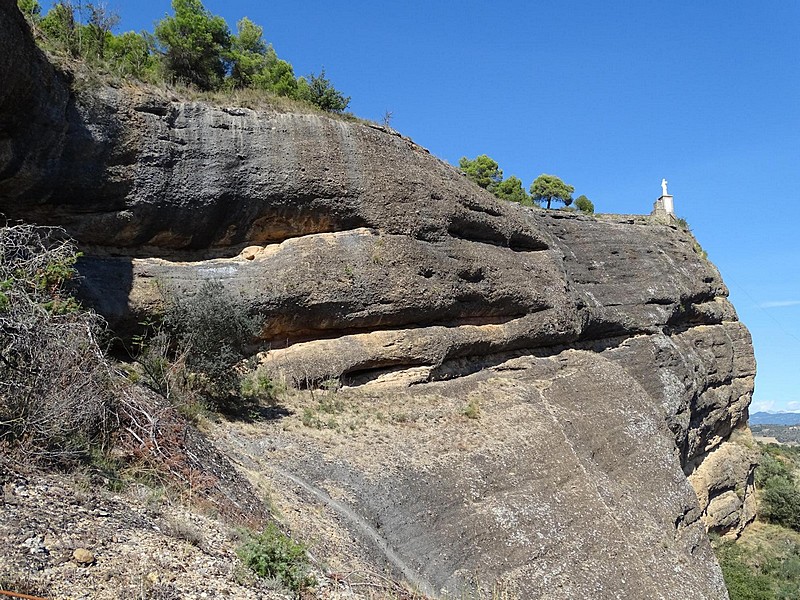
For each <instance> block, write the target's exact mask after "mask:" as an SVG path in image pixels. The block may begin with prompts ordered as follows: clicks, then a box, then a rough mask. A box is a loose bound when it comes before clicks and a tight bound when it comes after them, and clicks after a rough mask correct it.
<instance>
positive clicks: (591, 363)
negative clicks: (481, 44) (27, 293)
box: [0, 0, 755, 598]
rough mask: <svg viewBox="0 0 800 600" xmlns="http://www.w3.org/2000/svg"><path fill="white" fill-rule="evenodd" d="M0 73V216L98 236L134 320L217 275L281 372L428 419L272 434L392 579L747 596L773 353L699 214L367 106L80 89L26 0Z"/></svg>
mask: <svg viewBox="0 0 800 600" xmlns="http://www.w3.org/2000/svg"><path fill="white" fill-rule="evenodd" d="M0 78H1V79H2V81H3V82H4V85H3V86H0V123H2V125H3V128H2V129H0V212H3V213H4V214H5V215H6V216H7V217H8V218H10V219H24V220H28V221H33V222H38V223H42V224H52V225H60V226H62V227H64V228H66V229H67V231H68V232H69V233H70V234H71V235H73V236H74V237H75V238H76V239H77V240H78V241H79V242H80V244H81V246H82V248H83V250H84V252H85V257H84V259H83V260H82V261H81V263H80V270H81V274H82V276H83V278H84V280H83V289H82V294H83V297H84V298H85V300H86V301H87V302H88V303H90V304H91V305H93V306H94V307H96V308H97V310H99V311H100V312H101V313H103V314H104V315H105V316H106V317H107V319H108V321H109V323H110V324H111V325H112V327H114V328H115V329H116V331H117V332H118V333H119V334H120V335H121V336H123V337H124V336H125V335H127V334H129V333H130V332H132V331H134V329H135V326H136V324H137V323H138V322H140V321H141V320H142V319H143V318H144V317H147V316H148V315H150V314H152V313H154V312H158V311H159V310H160V308H161V306H162V303H163V294H164V291H165V290H168V292H169V294H172V295H183V294H193V293H195V292H196V290H197V289H198V287H199V286H200V285H201V284H202V283H203V282H205V281H208V280H214V281H218V282H221V283H222V285H223V286H224V287H225V288H226V289H227V290H228V291H229V292H230V293H231V294H232V295H234V297H236V298H239V299H240V300H241V303H242V304H243V306H245V307H246V308H247V310H248V311H249V312H250V313H251V314H252V315H253V316H255V317H257V318H259V319H260V322H261V324H262V327H261V333H260V338H261V339H260V342H261V343H260V345H259V346H258V347H257V348H255V349H254V351H255V352H257V353H258V358H259V360H260V361H261V363H262V364H263V365H264V366H265V368H267V369H268V370H270V371H271V373H272V374H273V376H275V377H279V378H285V379H286V380H287V381H288V382H290V383H292V384H294V385H296V386H298V387H312V388H313V387H314V386H317V385H319V383H320V382H324V381H330V380H337V381H339V382H341V383H342V384H343V385H344V386H345V389H344V390H343V391H342V392H340V393H341V394H342V395H343V396H342V397H343V398H346V399H348V401H349V402H351V403H352V405H353V406H355V405H358V406H363V407H365V410H366V409H367V408H368V405H369V402H370V398H375V397H377V396H380V397H381V398H384V399H385V398H391V399H392V402H393V403H394V405H396V406H403V407H405V408H406V409H407V411H408V413H409V414H414V415H416V417H415V420H414V422H413V426H409V425H408V423H403V422H398V423H396V424H394V425H393V426H391V427H389V428H388V429H387V431H386V432H384V437H383V438H382V439H381V440H374V439H370V438H369V436H366V437H365V436H364V435H354V436H349V437H348V436H342V437H341V438H340V439H339V440H338V441H337V443H336V444H330V443H328V442H326V441H325V440H322V439H320V438H319V437H318V436H315V435H312V434H311V433H312V432H311V430H310V429H309V430H308V431H307V430H305V429H302V428H301V429H294V430H292V431H288V432H287V431H280V430H278V429H268V428H267V429H265V430H264V432H263V435H264V436H265V437H267V438H269V439H271V440H272V441H271V442H270V443H272V444H273V445H274V447H275V448H277V450H276V451H275V452H274V456H273V457H272V458H271V460H273V461H274V465H275V466H276V467H280V469H282V470H283V471H285V472H288V473H291V474H294V476H296V477H298V478H300V479H302V480H303V481H306V482H309V485H315V486H317V487H318V488H319V489H323V490H324V489H332V487H337V486H338V487H337V489H341V490H346V492H347V493H346V494H344V495H343V498H344V499H343V500H341V502H343V503H345V504H347V506H348V507H349V510H351V511H352V512H353V514H357V515H360V518H361V519H363V520H364V521H365V522H370V523H373V524H375V525H376V526H377V530H379V531H380V535H381V536H382V539H384V541H385V543H386V544H387V545H388V546H389V547H391V548H392V552H393V553H394V554H393V556H394V559H392V560H390V561H389V568H390V569H398V570H399V571H400V572H401V574H404V575H405V576H406V577H408V578H411V579H413V580H414V581H416V583H417V584H418V585H420V586H421V587H423V588H425V589H426V590H428V591H429V592H431V593H436V594H438V593H440V592H441V590H448V591H449V592H451V593H461V592H462V591H463V590H465V589H468V588H470V587H474V586H477V585H480V586H481V588H482V589H491V586H492V585H493V584H495V583H496V582H500V583H501V584H502V586H503V589H505V590H511V591H513V592H514V593H515V594H517V595H518V597H520V598H540V597H546V598H581V597H586V598H589V597H591V598H725V597H727V596H726V592H725V591H724V585H723V582H722V578H721V573H720V570H719V567H718V566H717V564H716V561H715V559H714V557H713V554H712V553H711V550H710V547H709V544H708V540H707V538H706V535H705V530H714V531H717V532H719V533H722V534H729V535H734V534H735V533H736V532H738V531H740V530H741V528H742V527H743V526H744V525H745V524H746V523H747V522H748V521H749V520H750V519H752V517H753V502H752V489H753V488H752V469H753V453H752V451H751V450H750V449H749V437H748V436H749V431H748V429H747V425H746V421H747V407H748V404H749V402H750V397H751V393H752V389H753V378H754V374H755V363H754V359H753V350H752V345H751V342H750V337H749V334H748V332H747V330H746V329H745V327H744V326H743V325H742V324H741V323H740V322H739V321H738V319H737V317H736V313H735V311H734V309H733V307H732V306H731V305H730V303H729V302H728V300H727V289H726V288H725V286H724V284H723V282H722V280H721V278H720V275H719V273H718V271H717V270H716V269H715V268H714V266H713V265H712V264H710V263H709V262H708V261H707V260H706V259H705V258H704V257H703V256H702V255H701V254H700V253H699V252H698V250H697V246H696V242H695V241H694V239H693V238H692V236H691V235H690V234H689V233H688V232H686V231H684V230H682V229H680V228H678V227H676V226H669V225H665V224H660V223H653V222H650V221H648V220H647V219H646V218H644V217H632V216H607V217H603V216H600V217H597V218H594V217H586V216H580V215H577V214H574V213H570V212H564V211H547V212H545V211H541V210H538V209H532V208H526V207H522V206H518V205H513V204H509V203H503V202H500V201H498V200H496V199H494V198H493V197H492V196H490V195H488V194H487V193H485V192H484V191H483V190H480V189H478V188H476V187H475V186H474V185H472V184H471V183H470V182H469V181H468V180H467V179H465V178H464V177H463V176H462V175H461V174H460V173H459V172H457V171H456V170H455V169H453V168H452V167H451V166H449V165H447V164H445V163H443V162H442V161H440V160H438V159H436V158H435V157H433V156H431V155H430V154H429V153H428V152H427V151H426V150H424V149H423V148H421V147H419V146H417V145H416V144H414V143H413V142H411V141H410V140H408V139H406V138H403V137H401V136H399V135H396V134H395V133H393V132H391V131H388V130H385V129H383V128H380V127H377V126H372V125H369V124H364V123H360V122H355V121H348V120H342V119H335V118H331V117H328V116H324V115H319V114H299V113H291V114H285V113H279V112H276V111H274V110H269V109H260V110H251V109H246V108H234V107H225V106H211V105H208V104H202V103H192V102H183V101H181V100H180V99H177V98H172V97H170V96H169V95H166V94H164V93H161V92H155V91H152V90H146V89H141V88H128V87H123V88H118V89H111V88H99V89H98V88H94V89H92V88H89V89H83V88H82V91H80V92H74V91H72V90H71V88H70V84H69V79H70V78H69V76H68V75H64V74H61V73H60V72H58V71H57V70H56V69H54V68H53V67H51V66H50V65H49V64H48V63H47V61H46V58H45V57H44V56H43V55H42V54H41V53H39V52H38V51H37V50H36V49H35V47H34V45H33V43H32V40H31V39H30V37H29V35H28V34H27V33H26V30H25V28H24V23H23V22H22V21H21V16H20V15H19V14H18V12H17V11H16V8H15V7H14V4H13V3H12V2H10V1H8V0H2V2H0ZM645 204H646V203H643V210H646V208H647V207H646V206H645ZM468 399H471V400H474V405H475V406H479V407H480V416H479V418H468V417H465V416H464V415H463V414H462V411H461V409H460V408H458V407H459V406H462V405H463V404H465V403H466V402H467V401H468ZM337 526H338V527H341V528H343V529H344V530H348V527H350V528H351V534H352V535H353V536H354V537H361V538H364V537H365V536H366V537H368V535H367V534H366V533H364V530H359V528H358V527H354V526H352V523H350V524H348V522H347V521H346V520H345V521H343V522H342V523H340V524H338V525H337ZM364 543H365V544H366V545H367V546H369V541H368V540H367V541H365V542H364ZM373 560H374V561H375V563H376V564H377V565H379V566H381V567H382V566H383V562H384V561H386V560H388V559H387V558H386V553H385V552H383V551H381V550H380V549H379V548H378V549H375V552H374V556H373Z"/></svg>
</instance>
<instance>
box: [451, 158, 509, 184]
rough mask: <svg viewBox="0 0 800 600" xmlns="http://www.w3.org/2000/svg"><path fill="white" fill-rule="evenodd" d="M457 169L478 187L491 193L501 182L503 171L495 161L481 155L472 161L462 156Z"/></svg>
mask: <svg viewBox="0 0 800 600" xmlns="http://www.w3.org/2000/svg"><path fill="white" fill-rule="evenodd" d="M458 167H459V168H460V169H461V170H462V171H464V173H466V175H467V177H469V178H470V179H471V180H472V181H474V182H475V183H476V184H477V185H478V186H479V187H482V188H483V189H485V190H489V191H490V192H493V191H494V188H495V187H496V186H497V185H498V184H499V183H500V182H501V181H502V180H503V171H502V170H501V169H500V167H499V166H498V164H497V161H495V160H494V159H492V158H489V157H488V156H486V155H485V154H481V155H480V156H478V157H476V158H475V159H474V160H469V159H468V158H467V157H466V156H462V157H461V160H459V161H458ZM509 179H510V178H509Z"/></svg>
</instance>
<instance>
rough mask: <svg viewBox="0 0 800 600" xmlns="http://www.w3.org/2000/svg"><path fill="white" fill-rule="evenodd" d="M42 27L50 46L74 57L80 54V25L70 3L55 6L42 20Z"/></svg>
mask: <svg viewBox="0 0 800 600" xmlns="http://www.w3.org/2000/svg"><path fill="white" fill-rule="evenodd" d="M40 27H41V29H42V31H43V32H44V34H45V36H46V37H47V40H48V41H49V43H50V44H53V45H55V46H56V47H57V48H58V49H60V50H63V51H64V52H67V53H69V54H71V55H72V56H78V55H79V54H80V38H79V30H78V27H79V24H78V23H77V22H76V20H75V9H74V8H73V6H72V4H71V3H70V2H59V3H57V4H54V5H53V6H52V8H51V9H50V10H48V11H47V14H46V15H45V16H44V17H43V18H42V20H41V23H40Z"/></svg>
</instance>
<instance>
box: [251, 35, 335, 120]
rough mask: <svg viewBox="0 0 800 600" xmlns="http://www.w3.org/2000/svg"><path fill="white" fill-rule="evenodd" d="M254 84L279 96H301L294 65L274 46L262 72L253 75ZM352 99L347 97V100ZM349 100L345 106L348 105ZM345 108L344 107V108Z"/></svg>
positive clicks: (270, 49)
mask: <svg viewBox="0 0 800 600" xmlns="http://www.w3.org/2000/svg"><path fill="white" fill-rule="evenodd" d="M253 85H254V87H257V88H259V89H262V90H267V91H270V92H272V93H273V94H277V95H278V96H289V97H291V98H298V97H301V96H300V95H299V92H298V90H299V85H298V81H297V78H296V77H295V76H294V69H293V68H292V65H291V64H289V63H288V62H286V61H285V60H281V59H280V58H278V55H277V54H275V50H273V49H272V46H270V47H269V48H267V54H266V64H265V67H264V68H263V69H262V70H261V72H260V73H257V74H256V75H255V76H254V77H253ZM349 101H350V99H349V98H347V102H349ZM347 102H345V103H344V106H345V107H346V106H347ZM342 110H344V108H343V109H342Z"/></svg>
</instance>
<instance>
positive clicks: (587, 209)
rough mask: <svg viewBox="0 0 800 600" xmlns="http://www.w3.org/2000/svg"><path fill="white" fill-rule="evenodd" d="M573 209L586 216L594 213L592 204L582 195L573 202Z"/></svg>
mask: <svg viewBox="0 0 800 600" xmlns="http://www.w3.org/2000/svg"><path fill="white" fill-rule="evenodd" d="M575 207H576V208H577V209H578V210H579V211H581V212H582V213H585V214H587V215H591V214H592V213H594V204H593V203H592V201H591V200H589V199H588V198H587V197H586V196H584V195H583V194H581V195H580V196H578V198H577V199H576V200H575Z"/></svg>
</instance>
